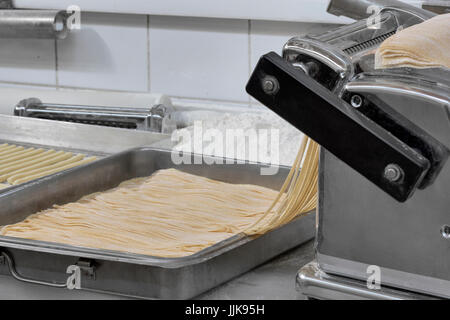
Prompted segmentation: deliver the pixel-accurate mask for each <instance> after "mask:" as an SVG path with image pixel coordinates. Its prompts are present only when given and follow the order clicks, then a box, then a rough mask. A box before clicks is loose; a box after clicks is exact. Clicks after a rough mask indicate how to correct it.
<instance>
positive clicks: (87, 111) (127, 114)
mask: <svg viewBox="0 0 450 320" xmlns="http://www.w3.org/2000/svg"><path fill="white" fill-rule="evenodd" d="M173 111H174V110H173V108H172V107H171V106H166V105H163V104H157V105H154V106H152V107H151V108H149V109H148V108H123V107H110V106H108V107H105V106H84V105H67V104H54V103H42V102H41V101H40V100H39V99H37V98H29V99H24V100H21V101H20V102H19V103H18V104H17V105H16V107H15V108H14V115H16V116H21V117H31V118H41V119H49V120H60V121H69V122H79V123H86V124H96V125H103V126H110V127H120V128H128V129H138V130H146V131H153V132H161V133H170V132H171V131H173V130H174V129H176V123H175V120H172V117H171V115H172V113H173Z"/></svg>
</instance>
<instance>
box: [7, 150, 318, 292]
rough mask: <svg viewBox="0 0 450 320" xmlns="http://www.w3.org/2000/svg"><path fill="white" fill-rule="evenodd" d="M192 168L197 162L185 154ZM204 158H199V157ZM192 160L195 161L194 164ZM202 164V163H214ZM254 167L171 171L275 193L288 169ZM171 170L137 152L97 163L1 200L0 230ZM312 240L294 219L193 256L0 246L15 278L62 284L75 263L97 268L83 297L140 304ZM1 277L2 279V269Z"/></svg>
mask: <svg viewBox="0 0 450 320" xmlns="http://www.w3.org/2000/svg"><path fill="white" fill-rule="evenodd" d="M192 157H193V161H192V163H197V162H198V160H199V159H197V158H198V157H201V156H197V155H192ZM203 159H204V157H203ZM194 160H195V161H194ZM214 160H218V158H214V157H208V159H207V161H206V160H205V163H206V162H207V163H216V162H215V161H214ZM262 166H263V165H261V164H254V163H248V164H234V165H196V164H192V165H189V164H183V165H179V166H176V168H177V169H179V170H183V171H187V172H190V173H193V174H197V175H201V176H205V177H208V178H212V179H216V180H221V181H225V182H230V183H252V184H256V185H262V186H266V187H269V188H273V189H278V188H280V187H281V185H282V183H283V181H284V179H285V177H286V175H287V173H288V172H289V168H287V167H280V168H279V172H278V174H277V175H274V176H262V175H260V169H261V167H262ZM170 167H175V165H174V164H173V162H172V160H171V152H170V151H166V150H157V149H152V148H139V149H133V150H130V151H125V152H123V153H120V154H117V155H113V156H110V157H106V158H103V159H100V160H98V161H96V162H94V163H91V164H89V165H86V166H82V167H78V168H75V169H72V170H68V171H66V172H64V173H60V174H55V175H53V176H50V177H46V178H41V179H39V180H36V181H34V182H30V183H26V184H24V185H22V186H19V187H17V188H16V189H15V190H11V191H7V192H5V193H2V194H0V207H2V208H4V210H2V211H1V212H0V225H5V224H10V223H14V222H18V221H21V220H23V219H24V218H25V217H26V216H28V215H29V214H32V213H35V212H38V211H40V210H43V209H45V208H48V207H50V206H51V205H53V204H55V203H56V204H63V203H67V202H71V201H75V200H77V199H79V198H80V197H82V196H83V195H86V194H90V193H93V192H98V191H102V190H107V189H109V188H112V187H114V186H117V185H118V184H119V183H120V182H122V181H124V180H127V179H131V178H133V177H137V176H148V175H150V174H151V173H152V172H154V171H156V170H159V169H164V168H170ZM313 235H314V215H312V214H308V215H306V216H303V217H299V218H297V219H295V220H294V221H292V222H291V223H289V224H286V225H285V226H282V227H280V228H278V229H276V230H273V231H271V232H269V233H267V234H265V235H263V236H260V237H256V238H255V237H248V236H245V235H244V234H238V235H236V236H234V237H231V238H229V239H227V240H224V241H222V242H220V243H218V244H216V245H213V246H212V247H209V248H206V249H204V250H202V251H200V252H198V253H196V254H194V255H191V256H187V257H182V258H161V257H152V256H146V255H138V254H131V253H126V252H116V251H109V250H100V249H91V248H82V247H75V246H69V245H64V244H58V243H50V242H43V241H35V240H28V239H19V238H12V237H0V247H1V248H3V250H4V251H6V252H7V253H8V254H9V255H10V256H11V257H12V259H13V260H14V262H15V266H16V270H17V272H19V273H20V274H21V276H22V277H25V278H31V279H36V280H37V279H39V281H44V282H49V281H50V282H57V283H62V282H63V281H64V280H65V279H66V278H67V274H66V268H67V267H68V266H69V265H73V264H74V262H75V261H78V260H79V259H80V258H84V259H88V260H90V261H91V262H92V264H93V265H95V267H96V271H95V274H96V277H95V279H89V278H87V277H84V278H82V281H81V287H82V288H86V289H90V290H100V291H103V292H110V293H117V294H125V295H130V296H140V297H147V298H190V297H193V296H196V295H198V294H200V293H202V292H204V291H206V290H208V289H211V288H213V287H215V286H217V285H219V284H220V283H223V282H225V281H227V280H229V279H231V278H233V277H235V276H237V275H239V274H241V273H243V272H246V271H248V270H250V269H251V268H253V267H255V266H257V265H259V264H261V263H263V262H264V261H267V260H269V259H271V258H272V257H275V256H276V255H278V254H280V253H282V252H283V251H285V250H289V249H291V248H293V247H295V246H297V245H299V244H301V243H303V242H305V241H307V240H309V239H311V238H312V237H313ZM0 272H2V273H6V274H7V273H8V272H7V270H4V269H1V267H0Z"/></svg>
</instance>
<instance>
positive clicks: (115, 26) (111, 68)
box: [58, 13, 148, 91]
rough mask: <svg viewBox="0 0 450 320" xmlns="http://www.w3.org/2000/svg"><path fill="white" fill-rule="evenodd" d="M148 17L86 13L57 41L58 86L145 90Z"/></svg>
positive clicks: (146, 86)
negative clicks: (70, 31)
mask: <svg viewBox="0 0 450 320" xmlns="http://www.w3.org/2000/svg"><path fill="white" fill-rule="evenodd" d="M147 63H148V62H147V16H143V15H117V14H100V13H85V14H83V13H82V15H81V30H79V31H75V32H73V33H72V34H70V35H69V36H68V37H67V38H66V39H64V40H60V41H58V81H59V83H58V84H59V85H61V86H69V87H81V88H94V89H112V90H127V91H146V90H147V88H148V83H147V81H148V72H147V70H148V67H147Z"/></svg>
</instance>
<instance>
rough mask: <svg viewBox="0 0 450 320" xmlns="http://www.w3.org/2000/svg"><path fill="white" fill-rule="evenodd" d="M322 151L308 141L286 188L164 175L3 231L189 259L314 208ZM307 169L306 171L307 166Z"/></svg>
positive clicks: (44, 213)
mask: <svg viewBox="0 0 450 320" xmlns="http://www.w3.org/2000/svg"><path fill="white" fill-rule="evenodd" d="M318 153H319V147H318V145H317V144H316V143H314V142H313V141H312V140H310V139H309V138H305V139H304V140H303V142H302V145H301V148H300V151H299V153H298V155H297V158H296V160H295V163H294V166H293V167H292V169H291V171H290V173H289V175H288V177H287V179H286V181H285V183H284V185H283V187H282V188H281V190H280V191H279V192H278V191H274V190H271V189H268V188H264V187H259V186H255V185H237V184H229V183H224V182H219V181H215V180H211V179H207V178H204V177H199V176H195V175H191V174H187V173H184V172H181V171H178V170H176V169H166V170H160V171H157V172H156V173H154V174H153V175H152V176H151V177H148V178H137V179H132V180H129V181H126V182H123V183H122V184H120V185H119V186H118V187H116V188H114V189H111V190H109V191H106V192H100V193H95V194H92V195H88V196H86V197H84V198H82V199H80V200H79V201H78V202H74V203H68V204H65V205H62V206H54V207H53V208H51V209H47V210H44V211H42V212H40V213H37V214H34V215H31V216H29V217H28V218H27V219H26V220H24V221H23V222H20V223H17V224H13V225H9V226H5V227H3V228H2V229H1V231H0V234H1V235H4V236H11V237H19V238H26V239H33V240H42V241H50V242H58V243H65V244H70V245H75V246H82V247H90V248H98V249H109V250H115V251H125V252H132V253H138V254H145V255H151V256H159V257H182V256H187V255H190V254H193V253H195V252H198V251H200V250H202V249H204V248H207V247H209V246H212V245H213V244H216V243H218V242H220V241H222V240H225V239H227V238H229V237H231V236H233V235H235V234H238V233H241V232H244V233H246V234H249V235H255V234H262V233H265V232H267V231H269V230H271V229H273V228H276V227H278V226H280V225H283V224H285V223H287V222H289V221H291V220H292V219H293V218H295V217H296V216H298V215H300V214H302V213H305V212H308V211H310V210H312V209H314V208H315V206H316V201H317V176H318V174H317V170H318V168H317V167H318ZM301 167H302V170H300V168H301Z"/></svg>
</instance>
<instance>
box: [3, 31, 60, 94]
mask: <svg viewBox="0 0 450 320" xmlns="http://www.w3.org/2000/svg"><path fill="white" fill-rule="evenodd" d="M0 80H1V81H7V82H26V83H36V84H45V85H53V86H54V85H56V73H55V40H47V39H45V40H35V39H0Z"/></svg>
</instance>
